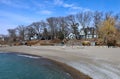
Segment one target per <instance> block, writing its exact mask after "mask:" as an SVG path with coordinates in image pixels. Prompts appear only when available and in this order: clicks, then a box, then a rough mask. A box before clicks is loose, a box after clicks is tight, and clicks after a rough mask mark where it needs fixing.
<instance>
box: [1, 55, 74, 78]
mask: <svg viewBox="0 0 120 79" xmlns="http://www.w3.org/2000/svg"><path fill="white" fill-rule="evenodd" d="M0 79H72V77H71V76H70V75H69V74H68V73H66V72H65V71H64V70H62V69H61V68H60V67H58V66H57V65H55V64H54V63H53V62H52V61H50V60H48V59H45V58H42V57H36V56H30V55H23V54H15V53H0Z"/></svg>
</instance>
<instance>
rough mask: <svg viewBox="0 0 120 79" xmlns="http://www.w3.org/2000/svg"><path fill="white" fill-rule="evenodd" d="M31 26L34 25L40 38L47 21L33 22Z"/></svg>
mask: <svg viewBox="0 0 120 79" xmlns="http://www.w3.org/2000/svg"><path fill="white" fill-rule="evenodd" d="M31 26H32V27H33V29H34V30H35V32H36V33H37V35H38V39H40V36H41V34H42V31H43V28H44V27H46V23H45V22H44V21H40V22H34V23H32V24H31Z"/></svg>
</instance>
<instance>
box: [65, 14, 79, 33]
mask: <svg viewBox="0 0 120 79" xmlns="http://www.w3.org/2000/svg"><path fill="white" fill-rule="evenodd" d="M66 21H67V24H68V26H70V27H71V29H72V30H73V33H74V34H75V35H77V34H78V26H79V24H78V23H77V22H76V17H75V16H74V15H69V16H67V17H66Z"/></svg>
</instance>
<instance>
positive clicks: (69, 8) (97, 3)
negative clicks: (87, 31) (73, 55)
mask: <svg viewBox="0 0 120 79" xmlns="http://www.w3.org/2000/svg"><path fill="white" fill-rule="evenodd" d="M119 7H120V0H0V34H7V29H8V28H15V27H17V26H18V25H29V24H31V23H32V22H36V21H40V20H45V19H46V18H48V17H53V16H66V15H69V14H75V13H77V12H80V11H87V10H90V11H96V10H97V11H104V12H106V11H113V12H114V13H118V12H119V11H120V8H119Z"/></svg>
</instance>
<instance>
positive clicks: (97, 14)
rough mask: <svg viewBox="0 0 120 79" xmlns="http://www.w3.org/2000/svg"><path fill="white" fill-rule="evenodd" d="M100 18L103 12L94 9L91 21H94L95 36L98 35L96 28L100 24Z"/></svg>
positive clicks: (97, 28)
mask: <svg viewBox="0 0 120 79" xmlns="http://www.w3.org/2000/svg"><path fill="white" fill-rule="evenodd" d="M102 19H103V13H102V12H98V11H95V12H94V14H93V22H94V26H95V29H96V35H97V37H98V30H99V27H100V26H101V25H100V24H101V21H102Z"/></svg>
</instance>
